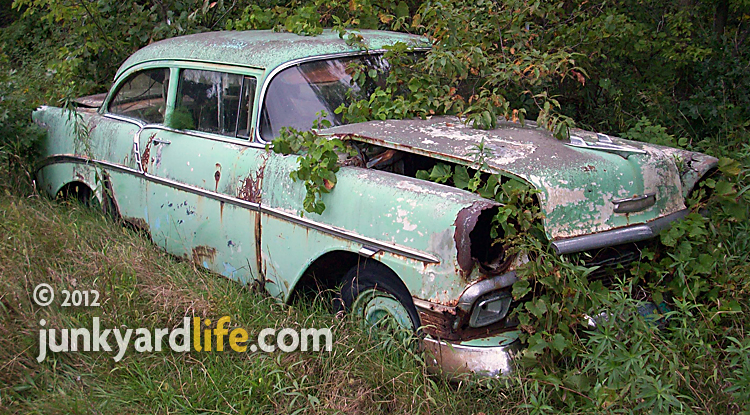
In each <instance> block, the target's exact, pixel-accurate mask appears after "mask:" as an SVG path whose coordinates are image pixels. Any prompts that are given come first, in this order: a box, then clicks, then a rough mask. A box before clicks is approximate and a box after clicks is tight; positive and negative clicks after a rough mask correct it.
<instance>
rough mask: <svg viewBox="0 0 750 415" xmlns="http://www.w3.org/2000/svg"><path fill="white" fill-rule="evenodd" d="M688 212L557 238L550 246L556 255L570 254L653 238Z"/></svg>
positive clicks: (688, 210)
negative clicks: (611, 228)
mask: <svg viewBox="0 0 750 415" xmlns="http://www.w3.org/2000/svg"><path fill="white" fill-rule="evenodd" d="M688 213H690V209H683V210H680V211H678V212H675V213H672V214H670V215H667V216H664V217H662V218H659V219H654V220H652V221H651V222H648V223H643V224H640V225H632V226H626V227H624V228H619V229H613V230H611V231H606V232H600V233H595V234H593V235H584V236H577V237H575V238H568V239H559V240H557V241H553V242H552V247H553V248H554V249H555V252H556V253H557V254H558V255H563V254H572V253H574V252H581V251H588V250H591V249H597V248H604V247H607V246H614V245H620V244H625V243H629V242H638V241H643V240H646V239H651V238H655V237H656V236H657V235H659V232H661V231H662V230H663V229H666V228H668V227H669V226H670V225H671V224H672V222H674V221H678V220H680V219H683V218H684V217H685V216H687V214H688Z"/></svg>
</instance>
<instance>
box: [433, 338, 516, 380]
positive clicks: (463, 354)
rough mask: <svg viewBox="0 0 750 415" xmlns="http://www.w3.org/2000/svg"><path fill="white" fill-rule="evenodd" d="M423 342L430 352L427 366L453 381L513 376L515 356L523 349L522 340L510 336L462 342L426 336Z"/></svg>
mask: <svg viewBox="0 0 750 415" xmlns="http://www.w3.org/2000/svg"><path fill="white" fill-rule="evenodd" d="M492 343H494V344H495V345H492ZM498 343H500V344H498ZM422 345H423V347H424V348H425V350H426V351H427V354H428V355H427V367H428V368H429V370H430V372H432V373H442V374H443V375H445V376H446V377H448V378H449V379H454V380H458V379H462V378H466V377H472V376H479V377H499V376H507V375H510V374H511V373H513V370H514V367H515V365H514V363H513V359H514V357H515V356H516V354H518V353H519V352H520V351H521V350H522V349H523V346H522V344H521V341H520V340H518V339H517V338H516V339H508V337H490V338H485V339H480V340H476V341H469V342H459V343H451V342H446V341H440V340H435V339H433V338H431V337H426V338H425V339H424V340H423V341H422Z"/></svg>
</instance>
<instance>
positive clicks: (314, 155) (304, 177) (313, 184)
mask: <svg viewBox="0 0 750 415" xmlns="http://www.w3.org/2000/svg"><path fill="white" fill-rule="evenodd" d="M318 116H319V118H318V119H317V120H315V121H314V122H313V128H314V129H318V128H326V127H330V126H331V122H330V121H328V120H326V119H325V118H324V117H325V116H326V113H325V112H321V113H318ZM272 144H273V151H274V153H277V154H285V155H288V154H298V155H299V157H297V163H298V167H297V169H296V170H294V171H292V172H291V173H290V174H289V176H290V177H291V178H292V180H294V181H295V182H296V181H302V182H304V183H305V190H306V194H305V199H304V201H303V204H302V205H303V207H304V209H305V211H307V212H310V213H317V214H319V215H320V214H322V213H323V211H325V208H326V205H325V203H323V201H322V200H321V198H322V196H323V194H324V193H330V192H331V190H333V188H334V187H335V186H336V173H337V172H338V171H339V164H338V160H339V152H345V153H347V154H350V155H354V153H353V150H352V149H350V148H349V147H348V146H347V145H346V144H345V143H344V141H343V140H340V139H338V138H328V137H322V136H319V135H317V134H316V133H315V132H314V131H299V130H296V129H294V128H287V127H284V128H282V129H281V134H280V135H279V137H278V138H276V139H275V140H273V142H272Z"/></svg>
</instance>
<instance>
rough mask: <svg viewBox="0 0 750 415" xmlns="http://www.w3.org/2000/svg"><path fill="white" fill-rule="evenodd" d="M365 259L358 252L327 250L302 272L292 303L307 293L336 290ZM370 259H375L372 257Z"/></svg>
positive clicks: (294, 289)
mask: <svg viewBox="0 0 750 415" xmlns="http://www.w3.org/2000/svg"><path fill="white" fill-rule="evenodd" d="M365 260H367V258H365V257H363V256H361V255H359V254H358V253H356V252H350V251H330V252H326V253H325V254H323V255H321V256H319V257H318V258H317V259H316V260H315V261H313V263H312V264H310V266H308V267H307V269H306V270H305V272H304V273H303V274H302V277H301V278H300V279H299V281H298V282H297V284H295V286H294V288H293V290H292V293H291V295H290V296H289V302H290V303H291V302H292V301H294V300H295V299H297V298H299V297H303V296H306V295H311V294H315V293H318V292H323V291H326V290H336V289H337V288H338V285H339V283H340V282H341V278H342V277H343V276H344V275H345V274H346V273H347V272H348V271H349V270H350V269H352V268H353V267H354V266H355V265H357V264H359V263H360V262H363V261H365ZM368 261H373V260H371V259H370V260H368ZM383 266H385V265H383ZM389 269H390V268H389ZM391 272H392V271H391ZM394 275H395V273H394ZM397 278H398V277H397Z"/></svg>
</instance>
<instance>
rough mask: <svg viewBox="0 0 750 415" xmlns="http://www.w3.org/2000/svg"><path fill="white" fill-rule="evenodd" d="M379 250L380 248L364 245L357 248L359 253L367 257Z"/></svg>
mask: <svg viewBox="0 0 750 415" xmlns="http://www.w3.org/2000/svg"><path fill="white" fill-rule="evenodd" d="M380 251H382V250H381V249H378V248H373V247H371V246H367V245H365V246H363V247H362V248H360V249H359V254H360V255H362V256H364V257H367V258H372V256H373V255H375V254H377V253H378V252H380Z"/></svg>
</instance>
